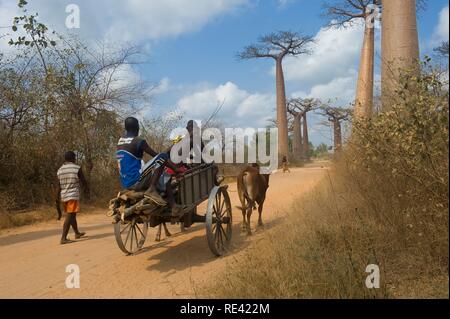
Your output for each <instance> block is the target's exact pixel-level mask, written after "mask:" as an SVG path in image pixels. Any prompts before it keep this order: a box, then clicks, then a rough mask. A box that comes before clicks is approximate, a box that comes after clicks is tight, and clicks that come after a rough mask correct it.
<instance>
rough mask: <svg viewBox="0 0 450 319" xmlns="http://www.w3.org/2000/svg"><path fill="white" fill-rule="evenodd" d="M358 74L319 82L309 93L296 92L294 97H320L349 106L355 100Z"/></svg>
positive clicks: (336, 103)
mask: <svg viewBox="0 0 450 319" xmlns="http://www.w3.org/2000/svg"><path fill="white" fill-rule="evenodd" d="M357 78H358V74H357V73H356V72H353V73H352V74H350V75H349V76H345V77H338V78H334V79H332V80H331V81H330V82H328V83H324V84H317V85H315V86H313V87H312V88H311V90H310V91H309V92H308V93H305V92H301V91H300V92H294V93H293V94H292V96H293V97H303V98H318V99H321V100H322V101H328V100H331V101H332V103H333V104H335V105H339V106H348V105H349V104H351V103H352V102H353V101H354V100H355V90H356V81H357Z"/></svg>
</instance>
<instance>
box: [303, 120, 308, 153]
mask: <svg viewBox="0 0 450 319" xmlns="http://www.w3.org/2000/svg"><path fill="white" fill-rule="evenodd" d="M303 157H304V158H305V159H309V135H308V121H307V119H306V112H305V113H303Z"/></svg>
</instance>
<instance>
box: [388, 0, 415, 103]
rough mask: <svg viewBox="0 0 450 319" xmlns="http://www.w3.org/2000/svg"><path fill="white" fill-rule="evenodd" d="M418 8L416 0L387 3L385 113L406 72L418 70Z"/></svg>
mask: <svg viewBox="0 0 450 319" xmlns="http://www.w3.org/2000/svg"><path fill="white" fill-rule="evenodd" d="M421 2H423V1H421ZM421 2H419V4H420V3H421ZM417 4H418V3H417V2H416V0H389V1H383V22H382V41H381V42H382V44H381V47H382V66H381V68H382V70H381V84H382V102H383V109H384V110H386V109H388V105H389V102H390V99H392V98H393V96H394V92H395V90H396V89H397V88H398V83H399V80H400V76H401V73H402V71H415V70H418V66H419V64H418V62H419V38H418V32H417V16H416V8H417Z"/></svg>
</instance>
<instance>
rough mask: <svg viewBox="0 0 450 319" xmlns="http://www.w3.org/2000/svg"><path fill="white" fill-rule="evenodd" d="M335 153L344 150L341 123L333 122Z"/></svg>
mask: <svg viewBox="0 0 450 319" xmlns="http://www.w3.org/2000/svg"><path fill="white" fill-rule="evenodd" d="M333 131H334V151H335V152H339V151H340V150H341V148H342V128H341V122H340V121H333Z"/></svg>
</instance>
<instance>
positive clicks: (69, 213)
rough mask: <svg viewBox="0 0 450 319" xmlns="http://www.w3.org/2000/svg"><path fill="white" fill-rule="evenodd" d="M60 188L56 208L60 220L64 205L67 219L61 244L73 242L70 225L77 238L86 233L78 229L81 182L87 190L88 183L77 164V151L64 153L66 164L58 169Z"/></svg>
mask: <svg viewBox="0 0 450 319" xmlns="http://www.w3.org/2000/svg"><path fill="white" fill-rule="evenodd" d="M57 175H58V190H57V195H56V208H57V210H58V220H59V219H61V215H62V214H61V207H60V205H61V204H62V205H63V208H64V213H65V214H66V219H65V220H64V225H63V232H62V236H61V245H64V244H68V243H72V242H73V241H71V240H69V239H68V238H67V235H68V234H69V230H70V226H72V228H73V230H74V232H75V239H79V238H81V237H83V236H84V235H86V233H84V232H80V231H79V230H78V225H77V213H78V212H79V211H80V183H81V184H82V186H83V189H84V191H85V192H87V183H86V179H85V178H84V175H83V171H82V170H81V167H80V166H78V165H77V164H75V153H74V152H72V151H68V152H66V153H65V154H64V164H63V165H62V166H61V167H60V168H59V169H58V173H57Z"/></svg>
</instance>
